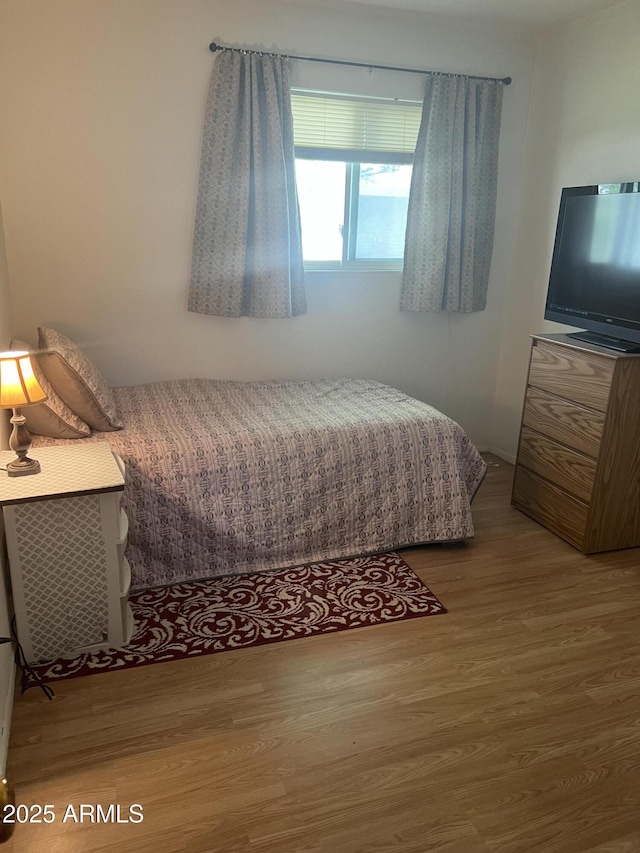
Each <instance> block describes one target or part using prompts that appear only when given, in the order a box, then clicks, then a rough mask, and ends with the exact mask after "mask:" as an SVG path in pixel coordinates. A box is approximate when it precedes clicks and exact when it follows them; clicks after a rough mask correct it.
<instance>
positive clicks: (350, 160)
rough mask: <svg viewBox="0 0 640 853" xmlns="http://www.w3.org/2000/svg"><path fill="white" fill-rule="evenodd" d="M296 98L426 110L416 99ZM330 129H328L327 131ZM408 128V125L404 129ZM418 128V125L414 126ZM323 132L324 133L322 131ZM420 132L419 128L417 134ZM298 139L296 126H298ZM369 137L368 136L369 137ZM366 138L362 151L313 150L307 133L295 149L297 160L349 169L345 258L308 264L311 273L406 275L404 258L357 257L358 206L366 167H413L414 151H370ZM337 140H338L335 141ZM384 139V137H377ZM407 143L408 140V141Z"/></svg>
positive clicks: (326, 94)
mask: <svg viewBox="0 0 640 853" xmlns="http://www.w3.org/2000/svg"><path fill="white" fill-rule="evenodd" d="M293 92H294V93H295V95H297V96H301V97H305V98H306V97H309V98H318V97H320V98H322V97H327V98H329V99H330V100H331V99H339V100H344V101H353V102H360V103H363V104H367V103H369V102H384V101H393V102H394V108H395V106H396V105H397V106H401V105H404V106H408V105H411V107H412V108H413V107H415V108H419V109H420V111H421V109H422V102H421V101H417V100H414V99H406V98H403V99H400V98H388V97H387V98H384V97H382V98H378V97H371V96H366V95H362V96H358V95H346V94H341V93H335V92H319V91H314V90H304V89H295V90H293ZM327 126H328V125H325V127H327ZM404 127H405V128H406V124H405V125H404ZM414 127H416V125H415V124H414ZM320 132H321V130H320ZM415 132H417V127H416V131H415ZM294 135H295V126H294ZM365 136H366V135H365ZM365 136H363V137H362V145H363V147H362V150H360V149H359V148H357V149H353V148H346V147H345V148H339V147H332V146H331V145H330V144H329V145H328V146H327V147H322V146H321V145H319V146H312V145H310V144H309V141H310V137H309V134H308V133H307V136H306V140H305V142H304V144H302V145H295V157H296V160H298V159H300V160H316V161H334V162H338V163H344V165H345V193H344V216H343V240H342V257H341V259H340V260H335V261H327V260H306V259H305V261H304V268H305V270H306V271H308V272H314V271H317V272H354V271H359V270H362V271H369V272H387V271H394V272H398V271H402V269H403V266H404V257H400V258H361V259H357V258H356V257H355V253H356V245H357V243H356V241H357V233H358V231H357V229H358V204H359V197H360V167H361V166H362V165H364V164H371V165H386V164H389V165H413V150H412V149H411V148H409V147H407V146H406V144H405V147H404V150H389V149H387V150H375V149H374V148H369V147H368V146H367V145H366V142H365ZM332 138H333V140H334V145H335V140H336V137H335V136H333V137H332ZM377 138H378V139H380V137H377ZM405 141H406V137H405ZM403 254H404V253H403Z"/></svg>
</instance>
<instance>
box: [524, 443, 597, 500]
mask: <svg viewBox="0 0 640 853" xmlns="http://www.w3.org/2000/svg"><path fill="white" fill-rule="evenodd" d="M518 465H524V467H525V468H528V470H529V471H532V472H533V473H534V474H538V475H539V476H540V477H543V478H544V479H545V480H550V481H551V482H552V483H555V484H556V486H560V487H561V488H563V489H566V491H568V492H569V493H570V494H572V495H575V497H577V498H580V499H581V500H583V501H587V502H588V501H589V500H590V498H591V492H592V491H593V483H594V480H595V477H596V463H595V462H594V460H593V459H591V458H590V457H588V456H584V455H583V454H582V453H577V452H576V451H575V450H570V449H569V448H568V447H565V446H564V445H562V444H558V443H557V442H555V441H553V440H552V439H550V438H547V436H545V435H541V434H540V433H538V432H534V431H533V430H531V429H529V428H528V427H523V428H522V433H521V435H520V448H519V450H518Z"/></svg>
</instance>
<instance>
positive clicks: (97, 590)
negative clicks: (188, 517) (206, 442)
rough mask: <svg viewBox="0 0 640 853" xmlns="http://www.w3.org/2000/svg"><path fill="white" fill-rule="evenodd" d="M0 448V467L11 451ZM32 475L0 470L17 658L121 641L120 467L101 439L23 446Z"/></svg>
mask: <svg viewBox="0 0 640 853" xmlns="http://www.w3.org/2000/svg"><path fill="white" fill-rule="evenodd" d="M14 455H15V454H13V453H11V452H8V451H6V452H1V453H0V466H5V465H6V463H7V462H8V461H10V460H11V459H12V458H14ZM30 456H32V457H33V458H34V459H38V460H39V461H40V465H41V466H42V470H41V472H40V473H39V474H34V475H32V476H28V477H9V476H8V475H7V473H6V471H0V506H1V507H2V513H3V516H4V524H5V532H6V538H7V551H8V554H9V569H10V573H11V586H12V590H13V602H14V609H15V614H16V627H17V633H18V639H19V640H20V643H21V644H22V647H23V649H24V653H25V657H26V660H27V661H28V662H29V663H32V662H34V661H47V660H53V659H55V658H57V657H61V656H62V655H70V654H74V653H78V652H82V651H95V650H97V649H100V648H111V647H118V646H122V645H125V644H126V643H128V642H129V640H130V639H131V635H132V633H133V614H132V612H131V608H130V606H129V604H128V595H129V586H130V584H131V570H130V568H129V564H128V562H127V560H126V558H125V556H124V549H125V547H126V544H127V532H128V522H127V516H126V514H125V512H124V510H122V509H121V508H120V500H121V497H122V491H123V489H124V476H125V466H124V463H123V462H122V460H121V459H120V457H118V456H116V455H114V453H113V452H112V451H111V448H110V447H109V445H108V444H105V443H95V444H94V443H89V444H83V445H77V446H76V445H60V446H56V447H42V448H32V449H31V451H30Z"/></svg>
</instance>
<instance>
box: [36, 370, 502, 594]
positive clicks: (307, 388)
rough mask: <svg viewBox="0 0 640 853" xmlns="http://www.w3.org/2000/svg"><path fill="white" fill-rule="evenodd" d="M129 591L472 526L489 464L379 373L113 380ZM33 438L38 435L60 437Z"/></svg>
mask: <svg viewBox="0 0 640 853" xmlns="http://www.w3.org/2000/svg"><path fill="white" fill-rule="evenodd" d="M111 393H112V395H113V401H114V404H115V407H116V409H117V412H118V416H119V418H120V421H121V423H122V427H123V428H122V429H120V430H117V431H112V432H99V431H93V432H92V433H91V435H89V436H88V437H86V438H77V439H66V440H64V441H65V443H68V441H73V442H74V443H76V442H90V441H92V442H93V441H106V442H108V443H109V444H110V445H111V447H112V448H113V450H114V451H116V452H117V453H118V454H119V455H120V456H121V457H122V458H123V459H124V461H125V463H126V466H127V477H126V487H125V493H124V498H123V500H124V506H125V509H126V511H127V513H128V516H129V531H130V533H129V550H128V557H129V562H130V563H131V567H132V572H133V588H136V589H141V588H147V587H153V586H159V585H165V584H172V583H178V582H181V581H189V580H196V579H199V578H204V577H212V576H217V575H227V574H239V573H246V572H255V571H266V570H268V569H275V568H284V567H289V566H295V565H301V564H304V563H308V562H316V561H322V560H328V559H337V558H341V557H347V556H354V555H364V554H373V553H380V552H383V551H387V550H390V549H393V548H398V547H402V546H407V545H415V544H421V543H429V542H452V541H457V540H463V539H467V538H469V537H471V536H473V532H474V530H473V522H472V517H471V499H472V497H473V495H474V493H475V491H476V489H477V488H478V485H479V484H480V482H481V480H482V477H483V475H484V472H485V467H486V466H485V463H484V461H483V459H482V457H481V456H480V454H479V453H478V451H477V450H476V448H475V447H474V446H473V444H472V443H471V442H470V440H469V438H468V436H467V435H466V433H465V432H464V431H463V429H462V428H461V427H460V426H458V425H457V424H456V423H455V422H454V421H452V420H451V419H450V418H448V417H446V416H445V415H444V414H442V413H441V412H439V411H437V410H436V409H434V408H432V407H431V406H429V405H427V404H425V403H422V402H419V401H418V400H415V399H412V398H411V397H408V396H407V395H406V394H404V393H402V392H401V391H398V390H396V389H394V388H390V387H389V386H386V385H382V384H380V383H378V382H375V381H369V380H364V379H361V380H357V379H323V380H313V381H285V382H227V381H217V380H206V379H193V380H174V381H167V382H159V383H153V384H148V385H141V386H134V387H123V388H113V389H111ZM59 442H60V440H59V439H52V438H45V437H41V436H34V445H47V444H52V443H59Z"/></svg>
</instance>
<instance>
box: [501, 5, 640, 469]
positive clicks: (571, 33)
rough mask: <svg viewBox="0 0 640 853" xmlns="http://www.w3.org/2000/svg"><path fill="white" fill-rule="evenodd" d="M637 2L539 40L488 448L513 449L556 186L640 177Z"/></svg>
mask: <svg viewBox="0 0 640 853" xmlns="http://www.w3.org/2000/svg"><path fill="white" fill-rule="evenodd" d="M638 33H640V5H638V3H637V2H633V3H626V4H623V5H622V6H619V7H617V8H616V9H615V10H614V11H612V12H610V13H609V14H606V15H603V16H600V17H598V18H591V19H589V20H588V21H585V22H583V23H582V24H580V25H574V26H573V27H571V28H565V29H563V30H559V31H557V32H555V33H552V34H549V35H547V36H546V37H545V38H543V39H541V41H540V43H539V46H538V50H537V53H536V60H535V71H534V83H533V89H532V95H531V115H530V119H529V132H528V137H527V167H526V188H525V199H526V203H525V205H524V206H523V216H522V220H521V226H520V228H519V235H518V244H517V253H516V266H515V275H514V277H513V287H512V290H511V293H510V298H509V300H508V303H507V307H506V312H505V326H504V334H503V338H502V349H501V360H500V369H499V374H498V383H497V389H496V398H495V399H496V402H495V414H494V423H493V430H492V444H493V448H494V449H495V450H496V451H497V452H498V453H499V454H500V455H502V456H503V457H504V458H506V459H513V458H514V456H515V453H516V449H517V439H518V429H519V423H520V417H521V409H522V400H523V397H524V386H525V382H526V373H527V364H528V355H529V348H530V341H529V338H528V336H529V335H530V334H531V333H536V332H543V331H550V330H553V331H558V330H564V329H565V328H566V327H564V326H559V325H557V324H555V323H549V322H547V321H545V320H543V315H544V303H545V298H546V292H547V285H548V280H549V269H550V264H551V255H552V251H553V241H554V235H555V225H556V219H557V214H558V204H559V201H560V191H561V189H562V187H565V186H583V185H587V184H597V183H609V182H610V183H617V182H620V181H627V180H639V179H640V156H639V152H640V109H639V107H638V85H639V83H640V61H639V58H638V56H639V54H638V38H637V37H638Z"/></svg>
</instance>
